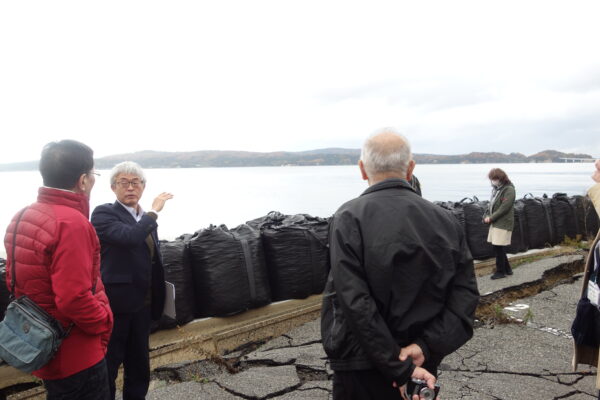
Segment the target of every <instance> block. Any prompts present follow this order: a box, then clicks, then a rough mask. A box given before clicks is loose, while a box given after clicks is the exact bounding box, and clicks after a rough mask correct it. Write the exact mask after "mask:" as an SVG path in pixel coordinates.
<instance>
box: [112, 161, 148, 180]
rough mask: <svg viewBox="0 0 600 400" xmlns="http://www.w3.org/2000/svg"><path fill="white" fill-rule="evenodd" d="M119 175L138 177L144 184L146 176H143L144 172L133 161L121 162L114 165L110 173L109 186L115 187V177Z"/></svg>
mask: <svg viewBox="0 0 600 400" xmlns="http://www.w3.org/2000/svg"><path fill="white" fill-rule="evenodd" d="M119 174H128V175H136V176H138V177H139V178H140V179H141V180H142V182H144V183H146V176H145V175H144V171H143V170H142V167H140V165H139V164H138V163H136V162H133V161H123V162H122V163H119V164H117V165H115V166H114V167H113V169H112V171H110V184H111V185H115V184H116V183H117V176H119Z"/></svg>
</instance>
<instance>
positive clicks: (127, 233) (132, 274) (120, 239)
mask: <svg viewBox="0 0 600 400" xmlns="http://www.w3.org/2000/svg"><path fill="white" fill-rule="evenodd" d="M92 225H94V228H96V232H97V233H98V238H99V239H100V245H101V267H100V270H101V272H102V282H103V283H104V287H105V288H106V295H107V296H108V300H109V301H110V307H111V308H112V310H113V312H115V313H133V312H136V311H138V310H140V309H141V308H142V307H143V306H144V303H145V301H146V296H147V295H148V291H149V290H151V315H152V319H154V320H158V319H160V317H161V315H162V311H163V307H164V304H165V278H164V269H163V264H162V256H161V253H160V246H159V245H158V235H157V232H156V229H157V227H158V224H157V223H156V219H155V218H153V217H151V216H150V215H149V214H144V216H143V217H142V219H141V220H140V221H139V222H136V221H135V218H133V216H132V215H131V214H130V213H129V211H127V210H126V209H125V207H123V206H122V205H121V204H120V203H119V202H117V201H115V202H114V203H113V204H102V205H99V206H98V207H96V209H95V210H94V212H93V213H92ZM148 235H152V239H153V241H154V249H153V250H154V254H155V257H154V259H153V260H152V259H150V251H149V249H148V244H147V243H146V238H147V236H148Z"/></svg>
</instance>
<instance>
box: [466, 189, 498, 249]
mask: <svg viewBox="0 0 600 400" xmlns="http://www.w3.org/2000/svg"><path fill="white" fill-rule="evenodd" d="M460 204H461V205H462V208H463V211H464V215H465V234H466V236H467V243H468V245H469V249H470V250H471V254H472V256H473V258H474V259H476V260H480V259H484V258H490V257H493V256H494V248H493V247H492V245H491V244H490V243H488V241H487V238H488V232H489V225H488V224H485V223H484V222H483V216H484V215H485V212H486V211H487V209H488V207H489V201H479V200H478V199H477V197H474V198H473V199H463V200H462V201H461V203H460Z"/></svg>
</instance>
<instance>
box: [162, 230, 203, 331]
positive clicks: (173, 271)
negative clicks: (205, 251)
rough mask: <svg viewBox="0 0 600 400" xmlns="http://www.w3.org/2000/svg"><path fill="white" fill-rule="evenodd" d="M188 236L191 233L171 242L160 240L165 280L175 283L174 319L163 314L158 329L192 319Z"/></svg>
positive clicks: (192, 295)
mask: <svg viewBox="0 0 600 400" xmlns="http://www.w3.org/2000/svg"><path fill="white" fill-rule="evenodd" d="M190 238H191V235H190V236H189V237H186V236H181V237H179V238H177V240H175V241H172V242H167V241H161V242H160V251H161V253H162V258H163V266H164V269H165V280H166V281H167V282H170V283H172V284H173V285H175V319H173V318H170V317H167V316H166V315H163V316H162V318H161V319H160V325H159V327H160V329H170V328H175V327H176V326H177V325H180V326H181V325H185V324H187V323H188V322H190V321H191V320H193V319H194V314H195V313H194V310H195V306H196V298H195V294H194V280H193V275H192V263H191V257H190V250H189V246H188V242H189V239H190Z"/></svg>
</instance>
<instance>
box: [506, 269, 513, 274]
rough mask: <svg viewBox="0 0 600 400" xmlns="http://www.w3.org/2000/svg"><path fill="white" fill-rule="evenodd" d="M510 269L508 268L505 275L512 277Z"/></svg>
mask: <svg viewBox="0 0 600 400" xmlns="http://www.w3.org/2000/svg"><path fill="white" fill-rule="evenodd" d="M512 274H513V272H512V268H510V267H508V271H506V275H512Z"/></svg>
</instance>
